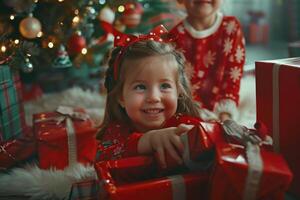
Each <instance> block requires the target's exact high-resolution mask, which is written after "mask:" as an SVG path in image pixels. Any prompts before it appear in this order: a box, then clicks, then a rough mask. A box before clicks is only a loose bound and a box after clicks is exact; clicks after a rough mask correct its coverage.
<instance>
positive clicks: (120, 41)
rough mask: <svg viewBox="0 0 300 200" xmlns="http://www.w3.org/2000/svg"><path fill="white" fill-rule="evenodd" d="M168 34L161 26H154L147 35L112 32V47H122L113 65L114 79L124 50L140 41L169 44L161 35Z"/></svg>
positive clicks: (167, 39)
mask: <svg viewBox="0 0 300 200" xmlns="http://www.w3.org/2000/svg"><path fill="white" fill-rule="evenodd" d="M167 33H168V31H167V29H166V28H165V27H164V26H163V25H159V26H156V27H155V28H154V29H152V30H151V31H150V32H149V34H147V35H139V36H135V35H127V34H124V33H121V32H119V31H114V36H115V40H114V46H115V47H116V46H119V47H122V49H121V50H120V52H119V54H118V55H117V57H116V60H115V63H114V79H115V80H117V79H118V66H119V65H120V62H121V58H122V57H123V55H124V52H125V51H126V49H127V48H128V47H129V46H131V45H132V44H134V43H136V42H138V41H142V40H154V41H157V42H170V41H171V39H170V38H168V37H166V38H163V37H162V36H163V35H166V34H167Z"/></svg>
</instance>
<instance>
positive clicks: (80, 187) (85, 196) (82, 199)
mask: <svg viewBox="0 0 300 200" xmlns="http://www.w3.org/2000/svg"><path fill="white" fill-rule="evenodd" d="M98 186H99V183H98V180H96V179H95V180H86V181H81V182H77V183H73V184H72V189H71V192H70V196H69V199H70V200H97V199H98V197H97V191H98Z"/></svg>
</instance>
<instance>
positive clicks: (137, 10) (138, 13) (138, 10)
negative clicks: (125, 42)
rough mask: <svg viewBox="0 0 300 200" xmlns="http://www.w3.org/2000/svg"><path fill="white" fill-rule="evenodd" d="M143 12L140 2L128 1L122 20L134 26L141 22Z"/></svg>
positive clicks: (130, 26) (129, 25)
mask: <svg viewBox="0 0 300 200" xmlns="http://www.w3.org/2000/svg"><path fill="white" fill-rule="evenodd" d="M143 12H144V11H143V6H142V4H140V3H138V2H128V3H126V4H125V5H124V11H123V12H122V15H121V22H122V23H123V24H125V25H126V26H127V27H129V28H134V27H136V26H137V25H139V24H140V22H141V18H142V14H143Z"/></svg>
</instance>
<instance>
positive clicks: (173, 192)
mask: <svg viewBox="0 0 300 200" xmlns="http://www.w3.org/2000/svg"><path fill="white" fill-rule="evenodd" d="M153 167H154V165H153V159H152V158H150V157H131V158H126V159H120V160H114V161H102V162H98V163H96V164H95V168H96V171H97V174H98V178H99V181H100V191H99V197H100V199H110V200H117V199H122V200H131V199H143V200H152V199H155V200H168V199H182V200H184V199H199V198H201V199H206V198H207V185H208V179H209V175H208V173H205V172H194V173H189V174H183V175H173V176H168V177H161V178H155V167H154V168H153ZM153 170H154V171H153ZM129 177H131V178H132V179H130V180H129V179H128V178H129ZM124 178H125V179H124Z"/></svg>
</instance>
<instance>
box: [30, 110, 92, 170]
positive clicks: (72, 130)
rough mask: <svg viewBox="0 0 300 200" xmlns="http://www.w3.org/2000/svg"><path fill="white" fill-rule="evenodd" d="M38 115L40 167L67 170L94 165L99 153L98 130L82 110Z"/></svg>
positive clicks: (36, 122)
mask: <svg viewBox="0 0 300 200" xmlns="http://www.w3.org/2000/svg"><path fill="white" fill-rule="evenodd" d="M57 111H58V112H49V113H39V114H34V116H33V123H34V132H35V135H36V137H37V140H38V154H39V163H40V167H41V168H43V169H48V168H50V167H53V168H56V169H64V168H65V167H67V166H69V165H73V164H75V163H77V162H80V163H83V164H91V163H92V162H93V161H94V158H95V155H96V149H97V140H96V138H95V134H96V131H97V130H96V129H95V128H94V127H93V122H92V121H91V120H90V119H89V118H88V115H86V114H85V112H84V111H83V110H82V109H74V110H73V109H72V108H70V107H59V108H58V110H57Z"/></svg>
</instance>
